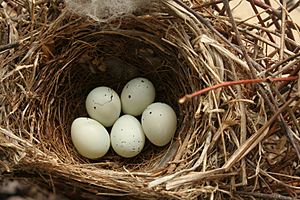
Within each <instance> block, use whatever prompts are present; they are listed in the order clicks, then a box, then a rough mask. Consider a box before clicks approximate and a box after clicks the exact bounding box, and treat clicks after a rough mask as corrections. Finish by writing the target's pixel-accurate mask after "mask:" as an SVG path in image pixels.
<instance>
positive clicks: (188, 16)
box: [0, 0, 300, 199]
mask: <svg viewBox="0 0 300 200" xmlns="http://www.w3.org/2000/svg"><path fill="white" fill-rule="evenodd" d="M5 2H7V5H6V6H4V7H3V9H1V10H0V12H1V17H2V18H1V19H3V20H0V24H1V27H3V34H4V36H3V38H7V40H6V41H7V42H4V43H3V44H2V43H1V46H0V56H1V59H0V62H1V68H0V80H1V83H2V84H1V85H0V103H1V107H0V152H1V153H0V160H1V161H0V169H1V173H2V175H3V177H4V178H30V179H31V180H33V181H35V182H37V183H39V184H44V185H45V186H46V187H49V188H55V191H57V192H62V193H65V194H66V195H67V196H69V197H70V198H80V197H81V198H84V199H95V198H98V197H99V196H101V197H103V198H104V199H105V198H106V197H107V198H110V197H109V196H113V197H115V198H121V199H126V198H128V199H154V198H165V199H197V198H207V197H210V198H214V199H228V198H239V199H243V198H244V199H247V198H251V197H252V198H256V197H258V198H277V199H292V198H296V197H297V195H298V193H299V191H300V190H299V189H300V186H299V178H298V174H299V169H298V168H299V166H298V163H299V149H300V148H299V142H300V135H299V129H300V128H299V125H298V124H297V122H298V121H299V120H300V114H299V113H300V112H299V92H298V90H299V88H298V84H299V82H298V79H299V76H298V72H299V69H300V68H299V59H298V57H299V53H298V50H299V47H300V45H299V43H298V41H296V40H295V39H294V37H293V36H294V35H293V34H295V30H296V32H297V30H298V27H297V26H296V25H295V23H293V22H291V21H290V20H287V18H286V17H287V16H288V15H289V12H290V11H291V10H290V9H289V4H285V3H284V4H282V7H281V9H278V10H277V9H275V8H272V7H270V5H268V2H269V1H265V2H263V1H256V0H249V1H248V2H249V5H251V7H252V9H253V10H254V13H256V15H255V17H257V19H258V21H259V25H254V24H251V23H248V22H247V20H246V21H245V20H244V21H243V20H238V19H235V18H234V17H233V15H232V13H231V12H232V11H231V9H230V7H229V4H228V3H229V1H226V0H224V1H210V2H206V1H180V0H172V1H171V0H162V1H161V2H158V1H154V2H153V3H152V4H151V8H150V9H142V10H139V11H136V12H133V13H131V14H127V15H122V17H121V18H114V19H112V20H109V21H100V22H99V21H95V20H94V19H91V18H90V17H88V16H84V15H82V14H78V13H74V12H72V10H70V9H69V8H68V6H66V4H65V3H64V2H63V1H59V0H56V1H54V0H53V1H49V2H48V1H47V2H48V3H47V2H45V1H38V2H35V3H34V2H32V4H28V2H29V1H21V0H20V1H16V2H15V1H5ZM258 7H264V8H268V10H267V11H266V12H267V13H268V14H269V17H267V18H264V17H263V16H262V15H261V13H260V12H258ZM283 10H284V11H285V12H284V13H283ZM271 23H273V24H274V27H276V26H277V25H278V24H279V25H280V24H281V23H282V24H283V25H285V26H286V29H283V28H282V29H280V27H279V29H278V30H273V29H271V28H270V27H269V24H271ZM8 28H10V31H8ZM1 33H2V32H1ZM298 33H299V32H298ZM1 37H2V36H1ZM275 38H277V39H279V40H275ZM269 49H272V52H269ZM136 76H144V77H148V78H149V79H150V80H152V82H153V83H154V85H155V87H156V89H157V101H163V102H167V103H168V104H170V105H172V106H173V107H174V108H175V110H176V112H177V115H178V117H179V119H178V124H179V126H178V129H177V132H176V135H175V137H174V139H173V140H172V142H171V143H170V144H168V145H167V146H165V147H161V148H157V147H154V146H153V145H151V144H150V143H149V142H147V144H146V146H145V148H144V150H143V152H142V154H140V155H139V156H137V157H135V158H132V159H123V158H120V157H119V156H117V155H116V154H115V153H114V152H113V151H110V152H109V153H108V154H107V155H106V156H105V157H103V158H101V159H100V160H97V161H90V160H87V159H84V158H82V157H81V156H80V155H79V154H78V153H77V152H76V150H75V149H74V146H73V145H72V142H71V140H70V125H71V123H72V120H73V119H75V118H76V117H79V116H87V113H86V111H85V108H84V101H85V97H86V95H87V94H88V92H89V91H90V90H91V89H93V88H94V87H97V86H100V85H106V86H110V87H112V88H113V89H115V90H116V91H117V92H120V90H121V89H122V86H123V85H124V84H125V83H126V82H127V81H128V80H130V79H131V78H133V77H136ZM246 83H251V84H246ZM206 88H208V89H206ZM197 91H200V93H201V94H200V93H195V92H197ZM203 91H205V93H203ZM193 93H194V95H188V94H193ZM185 95H187V96H186V97H188V98H189V99H188V100H187V101H185V102H184V103H183V102H182V104H179V103H178V100H179V99H180V98H181V97H183V96H185ZM74 191H75V192H74Z"/></svg>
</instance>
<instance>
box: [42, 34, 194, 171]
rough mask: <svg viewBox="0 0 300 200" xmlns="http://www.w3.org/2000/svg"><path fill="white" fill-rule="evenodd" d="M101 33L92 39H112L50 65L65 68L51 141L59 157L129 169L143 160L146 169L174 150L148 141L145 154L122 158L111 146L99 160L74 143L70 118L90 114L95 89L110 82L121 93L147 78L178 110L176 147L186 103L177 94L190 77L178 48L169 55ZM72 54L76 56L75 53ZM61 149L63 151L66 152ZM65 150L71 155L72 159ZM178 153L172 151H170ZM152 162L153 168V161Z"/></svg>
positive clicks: (59, 82)
mask: <svg viewBox="0 0 300 200" xmlns="http://www.w3.org/2000/svg"><path fill="white" fill-rule="evenodd" d="M100 37H101V38H93V39H92V42H94V41H96V40H99V41H109V44H105V43H101V42H99V43H98V42H94V43H93V44H91V45H92V46H93V47H92V48H83V49H82V50H80V51H79V50H78V49H77V50H76V51H78V52H77V56H76V59H73V60H72V62H69V63H68V64H67V65H66V64H65V63H62V64H60V65H55V64H54V65H52V67H57V70H61V67H62V66H64V67H62V68H63V72H61V75H60V78H58V79H57V80H55V81H56V82H55V85H56V90H57V94H56V96H57V97H56V98H55V101H54V104H55V105H54V106H56V108H54V109H56V111H55V112H53V110H52V114H50V115H52V120H53V122H54V123H53V125H52V126H54V131H53V133H54V134H55V135H56V136H54V137H53V136H50V140H53V139H54V138H56V141H53V143H52V145H51V147H50V149H52V150H51V151H54V152H59V153H58V155H59V156H61V157H60V158H61V159H62V160H63V162H67V163H69V162H72V163H74V162H75V163H77V162H79V163H91V162H96V163H107V165H106V166H105V164H103V165H101V167H107V168H113V169H116V168H121V167H122V166H123V165H126V166H127V167H129V168H131V169H133V168H134V169H135V168H141V165H143V166H144V167H143V169H144V168H147V167H145V165H149V163H151V164H152V163H153V162H150V161H153V160H156V161H157V162H158V163H160V160H163V159H164V156H165V155H166V154H168V153H170V152H168V151H169V150H170V149H171V148H170V144H168V145H166V146H164V147H156V146H153V145H152V144H150V142H149V141H147V142H146V144H145V147H144V149H143V151H142V153H141V154H139V155H138V156H136V157H134V158H131V159H124V158H121V157H120V156H118V155H117V154H116V153H114V152H113V151H112V150H111V148H110V151H109V152H108V153H107V154H106V155H105V156H104V157H102V158H101V159H99V160H96V161H91V160H88V159H84V158H83V157H81V156H80V155H79V154H78V153H77V152H76V150H75V148H74V147H73V145H72V142H71V137H70V126H71V123H72V121H73V120H74V119H75V118H77V117H83V116H88V115H87V112H86V110H85V99H86V97H87V95H88V93H89V92H90V91H91V90H92V89H94V88H95V87H99V86H107V87H111V88H113V89H114V90H115V91H116V92H117V93H118V94H120V93H121V91H122V88H123V87H124V85H125V84H126V82H128V81H129V80H131V79H132V78H135V77H145V78H148V79H149V80H150V81H151V82H152V83H153V84H154V86H155V89H156V98H155V101H156V102H158V101H159V102H165V103H167V104H169V105H170V106H172V107H173V108H174V110H175V112H176V114H177V117H178V129H177V133H176V135H175V139H174V140H173V142H172V143H171V147H173V148H178V142H176V138H177V137H178V135H179V133H178V132H179V131H180V126H181V121H182V118H183V114H182V112H181V111H182V108H180V106H179V105H178V103H177V102H178V98H179V97H180V96H182V95H183V94H184V93H185V91H186V87H187V86H186V80H185V79H188V78H189V77H185V76H184V73H182V70H183V69H182V66H180V63H179V60H178V59H177V56H176V54H175V52H168V54H165V53H163V52H161V51H160V50H158V49H156V48H155V47H153V46H151V45H149V44H146V43H145V42H141V41H139V40H136V39H131V38H127V37H124V36H100ZM92 42H91V43H92ZM66 46H68V45H66ZM63 51H64V49H63V48H61V50H60V52H59V51H58V53H62V52H63ZM69 54H70V55H71V54H72V55H74V52H70V53H69ZM68 56H69V55H68V54H66V55H65V56H64V57H68ZM66 62H67V61H66ZM48 68H49V66H48ZM53 79H55V77H53ZM50 95H51V93H50ZM58 113H59V115H58ZM121 115H122V113H121ZM189 115H191V116H193V113H192V112H191V113H189ZM108 131H110V129H108ZM60 137H63V140H57V138H60ZM45 140H48V141H49V138H45ZM62 147H63V148H62ZM62 149H64V150H63V151H62ZM66 155H69V156H70V155H72V156H71V157H72V158H70V157H69V156H66ZM174 155H175V152H174V150H173V155H172V156H174ZM170 159H171V157H170ZM111 163H113V164H111ZM112 165H113V166H112ZM148 167H149V168H152V167H153V166H148Z"/></svg>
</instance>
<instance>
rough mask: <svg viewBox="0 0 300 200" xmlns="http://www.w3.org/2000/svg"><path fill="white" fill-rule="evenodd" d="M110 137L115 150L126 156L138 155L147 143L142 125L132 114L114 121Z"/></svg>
mask: <svg viewBox="0 0 300 200" xmlns="http://www.w3.org/2000/svg"><path fill="white" fill-rule="evenodd" d="M110 138H111V146H112V148H113V150H114V151H115V152H116V153H117V154H118V155H120V156H122V157H125V158H131V157H134V156H136V155H138V154H139V153H140V152H141V151H142V149H143V147H144V144H145V134H144V132H143V128H142V125H141V124H140V122H139V121H138V120H137V119H136V118H135V117H133V116H131V115H123V116H121V117H120V118H119V119H118V120H117V121H116V122H115V123H114V125H113V127H112V129H111V134H110Z"/></svg>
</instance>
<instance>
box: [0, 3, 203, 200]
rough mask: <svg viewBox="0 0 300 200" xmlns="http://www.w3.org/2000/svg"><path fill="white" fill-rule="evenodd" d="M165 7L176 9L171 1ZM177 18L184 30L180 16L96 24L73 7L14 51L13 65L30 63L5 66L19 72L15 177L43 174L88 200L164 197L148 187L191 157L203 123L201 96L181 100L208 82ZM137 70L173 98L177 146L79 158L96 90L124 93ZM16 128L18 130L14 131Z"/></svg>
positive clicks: (10, 114) (9, 96)
mask: <svg viewBox="0 0 300 200" xmlns="http://www.w3.org/2000/svg"><path fill="white" fill-rule="evenodd" d="M160 5H163V4H160ZM163 6H165V5H163ZM160 9H161V11H163V12H169V11H170V8H167V7H166V6H165V7H164V8H160ZM168 17H172V18H173V20H175V21H178V23H179V24H178V27H174V29H173V28H170V25H171V23H169V22H167V21H166V20H167V18H166V19H164V17H163V16H161V15H159V14H157V16H151V15H137V16H127V17H123V18H121V19H114V20H112V21H109V23H97V22H95V21H93V20H91V19H89V18H87V17H82V16H78V15H76V14H74V13H72V12H70V11H66V12H63V13H61V15H60V16H59V17H58V18H57V19H55V20H54V21H52V22H51V23H50V26H49V27H48V28H47V29H46V30H44V32H43V33H42V34H40V35H39V36H38V37H36V41H37V42H36V43H34V44H32V45H31V46H30V47H29V49H30V51H31V52H29V53H30V54H29V53H28V47H25V46H21V47H20V48H19V49H18V50H16V52H14V55H18V56H17V59H16V58H8V59H7V60H6V62H7V63H9V62H18V65H19V66H21V65H22V66H23V67H20V69H17V70H12V69H11V67H9V66H7V68H5V70H7V72H9V71H10V72H11V73H7V74H4V76H3V79H2V80H3V82H4V84H3V87H2V90H3V91H6V96H5V98H4V99H3V102H5V107H6V109H7V110H5V112H4V115H2V117H3V118H6V122H4V121H2V127H5V126H6V125H8V124H9V128H7V127H6V128H7V129H6V130H5V129H4V128H3V130H2V128H1V130H2V131H3V132H5V133H6V134H8V135H6V137H5V138H2V139H3V140H4V141H5V142H8V141H9V142H11V141H13V140H14V142H13V144H14V145H15V146H14V147H13V148H9V151H6V153H5V155H3V158H4V159H5V160H8V163H7V164H5V165H4V166H5V167H4V170H6V171H7V172H11V171H13V172H14V174H13V177H28V176H31V177H34V180H35V181H37V182H38V183H39V184H41V183H43V184H46V185H47V186H48V187H49V186H50V187H55V188H57V189H56V190H58V191H61V192H65V193H66V194H67V195H68V196H72V194H70V193H69V191H72V190H74V188H75V191H77V193H76V195H78V194H80V195H81V196H82V197H84V198H87V199H93V198H94V197H95V196H94V194H98V195H101V194H102V195H103V196H108V195H116V196H130V198H134V197H135V198H154V197H156V196H161V195H162V194H163V193H162V192H156V191H155V190H153V189H150V188H147V186H146V185H145V184H146V182H149V181H151V180H154V178H155V177H157V176H158V177H159V176H160V175H163V174H166V173H171V172H173V171H175V170H176V165H175V164H172V160H174V159H175V157H176V155H179V154H180V155H181V156H182V155H183V154H184V151H185V150H184V148H185V147H186V144H185V145H184V146H183V142H184V140H185V138H186V137H187V135H190V134H192V132H193V131H194V129H195V128H196V123H195V118H194V115H195V112H196V108H197V105H194V102H195V101H196V99H195V100H191V101H190V102H189V103H187V104H184V105H179V104H178V99H179V98H180V97H181V96H183V95H184V94H186V93H189V92H192V91H194V90H196V89H199V88H201V87H200V85H201V81H200V77H199V75H198V72H197V71H196V69H193V68H191V67H190V66H189V64H188V62H189V61H187V60H186V57H185V55H181V53H182V52H181V51H182V49H180V48H179V46H177V44H175V43H176V42H177V41H176V40H180V38H177V36H176V33H175V32H176V31H177V28H180V29H181V28H184V26H183V25H182V22H183V21H182V19H180V18H176V17H177V16H176V15H175V16H172V15H170V16H168ZM166 22H167V23H166ZM168 32H173V33H172V34H170V33H168ZM173 34H175V35H173ZM162 38H165V39H167V38H168V41H167V40H166V41H164V40H163V39H162ZM173 42H174V44H173ZM22 57H23V59H22ZM30 63H32V65H30ZM25 65H27V67H26V66H25ZM135 77H146V78H148V79H149V80H151V81H152V83H153V84H154V86H155V88H156V101H160V102H165V103H168V104H169V105H170V106H172V107H173V108H174V110H175V111H176V114H177V117H178V128H177V132H176V134H175V137H174V138H173V140H172V141H171V143H170V144H168V145H166V146H165V147H155V146H154V145H152V144H150V142H149V141H148V142H147V143H146V145H145V147H144V149H143V151H142V152H141V153H140V154H139V155H138V156H136V157H134V158H131V159H124V158H121V157H120V156H118V155H117V154H116V153H114V152H113V151H112V150H110V151H109V152H108V153H107V154H106V155H105V156H104V157H103V158H101V159H98V160H95V161H92V160H88V159H85V158H83V157H82V156H80V155H79V154H78V153H77V151H76V150H75V148H74V146H73V144H72V141H71V136H70V127H71V123H72V121H73V120H74V119H75V118H77V117H81V116H87V112H86V110H85V98H86V96H87V95H88V93H89V92H90V91H91V90H92V89H93V88H95V87H98V86H108V87H111V88H113V89H114V90H115V91H116V92H117V93H119V94H120V92H121V90H122V88H123V86H124V85H125V84H126V82H128V81H129V80H131V79H132V78H135ZM17 85H18V86H17ZM10 87H14V89H9V88H10ZM13 96H14V97H13ZM16 97H17V98H18V99H15V98H16ZM17 132H18V133H17ZM16 133H17V134H16ZM10 134H16V136H14V137H13V138H10V136H9V135H10ZM177 159H178V158H177ZM41 174H42V175H41ZM7 175H8V176H9V173H8V174H7ZM40 175H41V176H40ZM136 176H138V177H139V178H137V177H136ZM45 177H46V178H45ZM76 195H75V196H76ZM164 196H166V197H173V196H177V195H172V194H171V195H169V194H164ZM179 196H180V195H179Z"/></svg>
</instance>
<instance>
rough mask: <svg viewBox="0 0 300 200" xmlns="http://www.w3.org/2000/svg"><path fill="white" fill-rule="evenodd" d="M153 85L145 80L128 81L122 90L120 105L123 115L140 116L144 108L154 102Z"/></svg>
mask: <svg viewBox="0 0 300 200" xmlns="http://www.w3.org/2000/svg"><path fill="white" fill-rule="evenodd" d="M154 99H155V88H154V85H153V84H152V83H151V82H150V81H149V80H148V79H146V78H135V79H132V80H131V81H129V82H128V83H127V84H126V85H125V87H124V88H123V90H122V93H121V104H122V111H123V113H124V114H129V115H133V116H138V115H141V114H142V112H143V111H144V110H145V108H146V107H147V106H148V105H150V104H151V103H153V102H154Z"/></svg>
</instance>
